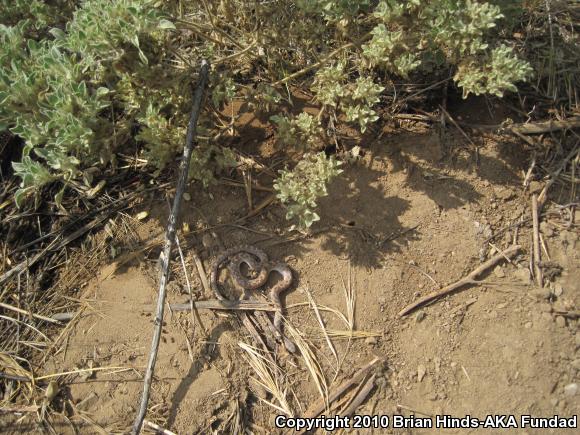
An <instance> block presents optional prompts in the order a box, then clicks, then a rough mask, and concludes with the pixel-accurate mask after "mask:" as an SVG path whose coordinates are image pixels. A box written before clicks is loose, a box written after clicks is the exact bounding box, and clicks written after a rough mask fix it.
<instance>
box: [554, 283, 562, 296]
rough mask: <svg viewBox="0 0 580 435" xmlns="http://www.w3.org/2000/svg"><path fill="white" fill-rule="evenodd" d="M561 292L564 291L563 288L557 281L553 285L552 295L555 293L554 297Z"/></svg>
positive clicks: (560, 294)
mask: <svg viewBox="0 0 580 435" xmlns="http://www.w3.org/2000/svg"><path fill="white" fill-rule="evenodd" d="M562 293H564V289H563V288H562V284H560V283H557V284H556V285H555V286H554V295H555V296H556V297H560V296H562Z"/></svg>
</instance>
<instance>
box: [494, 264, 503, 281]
mask: <svg viewBox="0 0 580 435" xmlns="http://www.w3.org/2000/svg"><path fill="white" fill-rule="evenodd" d="M493 273H494V275H495V276H497V277H498V278H505V272H504V271H503V268H502V267H501V266H497V267H496V268H495V269H493Z"/></svg>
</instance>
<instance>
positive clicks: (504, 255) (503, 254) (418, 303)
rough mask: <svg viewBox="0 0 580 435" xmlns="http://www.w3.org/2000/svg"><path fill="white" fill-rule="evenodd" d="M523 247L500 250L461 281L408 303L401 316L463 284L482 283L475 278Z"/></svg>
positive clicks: (400, 313) (517, 246) (451, 291)
mask: <svg viewBox="0 0 580 435" xmlns="http://www.w3.org/2000/svg"><path fill="white" fill-rule="evenodd" d="M520 249H521V246H520V245H514V246H510V247H509V248H508V249H506V250H505V251H503V252H499V253H497V254H496V255H494V256H493V257H492V258H490V259H489V260H487V261H486V262H485V263H483V264H482V265H481V266H479V267H478V268H477V269H475V270H473V271H472V272H471V273H470V274H469V275H467V276H466V277H464V278H461V279H460V280H459V281H456V282H454V283H453V284H450V285H448V286H447V287H444V288H442V289H441V290H438V291H435V292H431V293H429V294H428V295H426V296H423V297H422V298H419V299H417V300H416V301H415V302H413V303H412V304H410V305H407V306H406V307H405V308H403V309H402V310H401V311H400V312H399V317H403V316H405V315H407V314H409V313H410V312H411V311H413V310H415V309H416V308H419V307H421V306H423V305H425V304H428V303H429V302H432V301H434V300H436V299H439V298H441V297H443V296H445V295H448V294H450V293H453V292H454V291H456V290H458V289H460V288H461V287H463V286H466V285H469V284H473V285H475V284H481V283H482V282H481V281H476V279H475V278H477V277H478V276H479V275H481V274H482V273H483V272H485V271H486V270H487V269H489V268H490V267H492V266H495V265H496V264H497V263H499V262H500V261H502V260H505V259H506V258H509V257H512V256H514V255H515V254H517V253H518V252H519V250H520Z"/></svg>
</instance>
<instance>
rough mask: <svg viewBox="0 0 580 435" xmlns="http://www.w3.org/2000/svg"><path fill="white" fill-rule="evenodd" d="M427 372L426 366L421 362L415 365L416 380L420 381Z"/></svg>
mask: <svg viewBox="0 0 580 435" xmlns="http://www.w3.org/2000/svg"><path fill="white" fill-rule="evenodd" d="M425 373H427V368H426V367H425V366H424V365H423V364H419V366H418V367H417V382H421V381H422V380H423V378H424V377H425Z"/></svg>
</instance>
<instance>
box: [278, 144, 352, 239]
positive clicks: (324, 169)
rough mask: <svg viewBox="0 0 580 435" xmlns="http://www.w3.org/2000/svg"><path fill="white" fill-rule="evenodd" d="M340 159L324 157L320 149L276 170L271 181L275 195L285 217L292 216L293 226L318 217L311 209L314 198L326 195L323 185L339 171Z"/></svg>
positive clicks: (305, 226) (301, 226) (303, 225)
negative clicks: (318, 151)
mask: <svg viewBox="0 0 580 435" xmlns="http://www.w3.org/2000/svg"><path fill="white" fill-rule="evenodd" d="M340 165H341V162H338V161H336V160H335V159H334V157H329V158H327V157H326V155H325V154H324V152H320V153H318V154H305V155H304V158H303V159H302V160H301V161H300V162H298V164H297V165H296V167H295V168H294V169H293V170H291V171H288V170H284V171H280V177H279V178H278V179H277V180H276V181H275V182H274V189H276V191H277V192H278V193H277V197H278V199H279V200H280V201H282V203H283V204H285V205H286V210H287V212H286V219H288V220H291V219H296V221H297V228H299V229H301V230H306V229H308V228H310V226H311V225H312V224H313V223H314V222H316V221H318V220H320V216H318V214H317V213H316V212H315V211H314V209H315V208H316V206H317V204H316V201H317V200H318V198H321V197H323V196H326V195H328V191H327V188H326V185H327V184H328V182H329V181H330V180H332V178H334V177H336V176H337V175H338V174H340V173H341V172H342V170H341V169H340Z"/></svg>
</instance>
